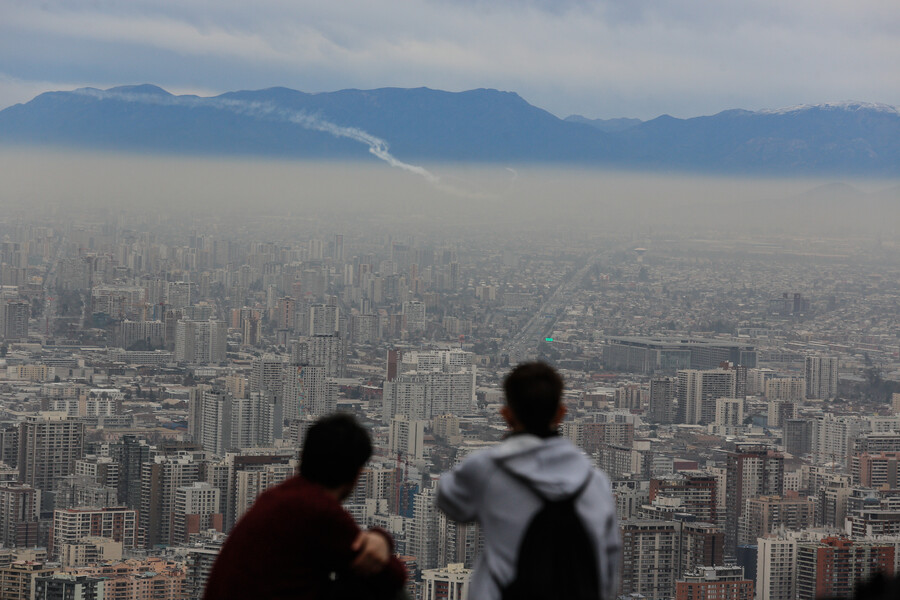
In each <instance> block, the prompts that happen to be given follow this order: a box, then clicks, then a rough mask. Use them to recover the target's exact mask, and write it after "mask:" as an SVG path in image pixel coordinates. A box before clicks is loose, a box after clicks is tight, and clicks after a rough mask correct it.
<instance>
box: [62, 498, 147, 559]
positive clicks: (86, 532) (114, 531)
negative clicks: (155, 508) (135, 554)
mask: <svg viewBox="0 0 900 600" xmlns="http://www.w3.org/2000/svg"><path fill="white" fill-rule="evenodd" d="M137 526H138V523H137V511H135V510H132V509H130V508H124V507H121V508H119V507H112V508H93V507H91V508H67V509H63V510H54V511H53V525H52V527H51V528H50V543H49V546H50V548H49V550H50V556H51V557H54V558H56V557H59V556H60V553H61V550H62V547H63V545H64V544H75V543H77V542H78V541H80V540H81V539H82V538H85V537H90V536H96V537H105V538H110V539H112V540H115V541H117V542H121V543H122V546H123V547H125V548H134V547H135V543H136V542H137V539H138V535H137Z"/></svg>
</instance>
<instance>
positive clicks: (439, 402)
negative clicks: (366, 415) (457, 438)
mask: <svg viewBox="0 0 900 600" xmlns="http://www.w3.org/2000/svg"><path fill="white" fill-rule="evenodd" d="M392 358H393V359H394V360H393V362H392ZM393 369H396V375H395V376H394V377H393V378H391V377H390V375H391V374H392V370H393ZM475 376H476V368H475V366H474V364H473V354H472V353H471V352H463V351H461V350H438V351H432V352H405V353H403V354H402V355H396V354H392V353H391V352H389V353H388V378H387V379H386V380H385V382H384V389H383V394H382V406H383V419H384V421H385V422H386V423H389V422H390V420H391V418H392V417H393V416H394V415H398V414H402V415H405V416H406V417H407V418H409V419H410V420H421V419H432V418H434V417H435V416H438V415H445V414H454V415H463V414H465V413H467V412H469V411H470V410H471V409H472V407H473V406H474V405H475Z"/></svg>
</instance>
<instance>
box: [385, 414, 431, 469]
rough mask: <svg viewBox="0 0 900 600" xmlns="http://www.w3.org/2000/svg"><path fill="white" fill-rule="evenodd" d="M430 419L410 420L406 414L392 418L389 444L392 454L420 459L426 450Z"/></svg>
mask: <svg viewBox="0 0 900 600" xmlns="http://www.w3.org/2000/svg"><path fill="white" fill-rule="evenodd" d="M427 424H428V421H424V420H410V419H408V418H407V417H406V416H405V415H396V416H395V417H394V418H393V419H391V429H390V435H389V438H388V446H389V447H390V450H391V455H392V456H397V455H401V454H402V455H403V456H405V457H407V458H409V459H415V460H420V459H421V458H422V457H423V456H424V451H425V441H424V440H425V426H426V425H427Z"/></svg>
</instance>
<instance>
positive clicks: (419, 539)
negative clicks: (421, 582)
mask: <svg viewBox="0 0 900 600" xmlns="http://www.w3.org/2000/svg"><path fill="white" fill-rule="evenodd" d="M439 521H440V518H439V514H438V509H437V506H435V494H434V488H425V489H423V490H421V491H419V493H417V494H416V496H415V499H414V500H413V520H412V523H411V524H410V525H411V531H410V532H409V545H408V547H407V550H408V552H409V553H410V554H412V555H413V556H415V557H416V561H417V563H418V565H419V568H420V569H423V570H424V569H434V568H436V567H437V559H438V525H439Z"/></svg>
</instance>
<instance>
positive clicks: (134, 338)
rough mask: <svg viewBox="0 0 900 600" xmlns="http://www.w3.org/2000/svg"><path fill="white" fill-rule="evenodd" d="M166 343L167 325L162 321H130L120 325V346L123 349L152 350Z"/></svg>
mask: <svg viewBox="0 0 900 600" xmlns="http://www.w3.org/2000/svg"><path fill="white" fill-rule="evenodd" d="M165 343H166V325H165V323H163V322H162V321H129V320H125V321H123V322H122V323H121V324H120V325H119V345H120V346H121V347H122V348H125V349H129V348H139V349H142V350H152V349H156V348H163V347H164V346H165Z"/></svg>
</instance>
